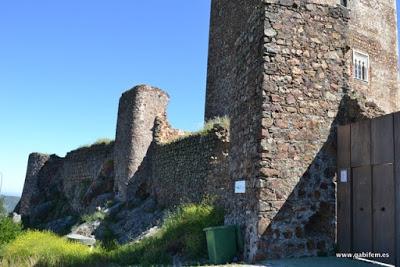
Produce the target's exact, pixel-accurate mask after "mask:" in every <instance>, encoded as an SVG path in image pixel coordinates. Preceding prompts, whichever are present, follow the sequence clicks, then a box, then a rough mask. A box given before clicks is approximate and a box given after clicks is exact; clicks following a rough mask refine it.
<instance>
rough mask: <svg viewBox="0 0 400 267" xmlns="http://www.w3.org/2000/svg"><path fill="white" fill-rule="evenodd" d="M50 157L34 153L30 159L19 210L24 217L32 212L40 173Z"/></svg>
mask: <svg viewBox="0 0 400 267" xmlns="http://www.w3.org/2000/svg"><path fill="white" fill-rule="evenodd" d="M49 158H50V156H49V155H45V154H39V153H32V154H30V155H29V158H28V166H27V170H26V176H25V183H24V189H23V191H22V196H21V200H20V203H19V210H18V211H17V212H18V213H20V214H21V215H22V216H27V215H29V213H30V211H31V199H32V196H33V195H35V194H37V191H38V186H37V182H38V177H37V175H38V173H39V171H40V169H42V167H43V165H44V164H45V163H46V162H47V161H48V160H49Z"/></svg>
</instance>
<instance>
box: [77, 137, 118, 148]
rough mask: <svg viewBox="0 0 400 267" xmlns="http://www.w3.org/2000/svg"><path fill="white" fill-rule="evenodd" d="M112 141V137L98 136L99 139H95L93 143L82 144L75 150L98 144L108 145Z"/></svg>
mask: <svg viewBox="0 0 400 267" xmlns="http://www.w3.org/2000/svg"><path fill="white" fill-rule="evenodd" d="M112 142H114V140H113V139H109V138H100V139H97V140H96V141H95V142H94V143H92V144H86V145H82V146H80V147H78V148H77V149H76V150H80V149H83V148H90V147H93V146H99V145H109V144H111V143H112Z"/></svg>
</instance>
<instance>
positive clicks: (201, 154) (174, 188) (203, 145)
mask: <svg viewBox="0 0 400 267" xmlns="http://www.w3.org/2000/svg"><path fill="white" fill-rule="evenodd" d="M228 149H229V136H228V130H227V129H224V128H223V127H221V126H216V127H215V128H214V129H213V130H211V131H210V132H208V133H204V134H195V135H193V136H188V137H184V138H181V139H178V140H176V141H172V142H170V143H164V144H163V143H158V144H155V146H154V150H153V152H152V156H151V173H152V174H151V177H152V178H151V179H152V194H153V195H154V197H155V199H156V200H157V202H158V204H159V205H160V206H162V207H173V206H175V205H178V204H180V203H188V202H189V203H190V202H200V201H201V200H202V199H204V198H205V197H217V200H216V203H219V204H221V205H223V206H224V204H225V203H227V200H228V199H229V198H230V197H231V196H232V195H233V186H232V185H233V182H232V181H231V180H230V177H229V175H228V169H227V167H228V164H227V163H228Z"/></svg>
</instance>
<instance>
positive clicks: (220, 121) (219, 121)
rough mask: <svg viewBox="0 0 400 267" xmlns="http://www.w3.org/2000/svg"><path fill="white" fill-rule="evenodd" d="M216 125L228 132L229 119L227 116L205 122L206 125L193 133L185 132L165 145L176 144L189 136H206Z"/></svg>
mask: <svg viewBox="0 0 400 267" xmlns="http://www.w3.org/2000/svg"><path fill="white" fill-rule="evenodd" d="M216 125H219V126H221V127H223V128H225V129H228V130H229V125H230V119H229V118H228V117H227V116H224V117H216V118H214V119H212V120H209V121H207V122H206V123H204V125H203V127H202V128H201V129H199V130H197V131H195V132H185V134H184V135H182V136H179V137H177V138H175V139H172V140H169V141H168V142H166V143H165V144H170V143H175V142H178V141H180V140H182V139H185V138H188V137H191V136H204V135H207V134H208V133H210V132H211V130H212V129H214V127H215V126H216Z"/></svg>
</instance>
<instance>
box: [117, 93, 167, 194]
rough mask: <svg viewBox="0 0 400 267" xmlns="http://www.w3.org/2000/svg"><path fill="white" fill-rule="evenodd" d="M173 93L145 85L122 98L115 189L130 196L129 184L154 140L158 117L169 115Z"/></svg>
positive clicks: (119, 111)
mask: <svg viewBox="0 0 400 267" xmlns="http://www.w3.org/2000/svg"><path fill="white" fill-rule="evenodd" d="M168 100H169V96H168V95H167V94H166V93H164V92H163V91H161V90H160V89H158V88H155V87H151V86H147V85H141V86H137V87H135V88H133V89H131V90H129V91H127V92H125V93H123V94H122V96H121V99H120V101H119V109H118V121H117V132H116V138H115V148H114V151H115V152H114V163H115V191H116V192H117V194H118V195H119V197H120V198H121V199H123V200H124V199H126V190H127V185H128V182H129V181H130V179H131V178H132V177H133V175H134V174H135V172H136V171H137V169H138V168H139V166H140V164H141V163H142V161H143V158H144V157H145V156H146V153H147V150H148V149H149V146H150V144H151V142H152V140H153V127H154V122H155V119H156V117H157V116H164V115H165V114H166V109H167V104H168Z"/></svg>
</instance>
